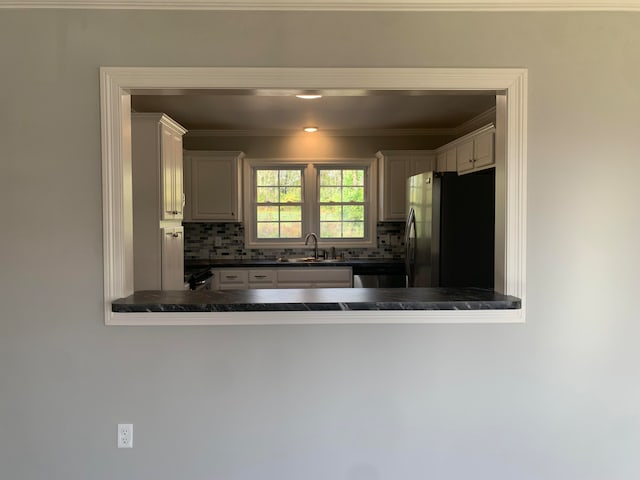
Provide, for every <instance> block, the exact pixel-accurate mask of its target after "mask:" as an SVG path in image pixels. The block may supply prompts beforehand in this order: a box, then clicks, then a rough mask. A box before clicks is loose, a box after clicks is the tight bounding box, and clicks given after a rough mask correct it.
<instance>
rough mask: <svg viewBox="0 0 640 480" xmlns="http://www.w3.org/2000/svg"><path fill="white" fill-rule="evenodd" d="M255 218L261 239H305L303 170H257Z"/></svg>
mask: <svg viewBox="0 0 640 480" xmlns="http://www.w3.org/2000/svg"><path fill="white" fill-rule="evenodd" d="M254 173H255V185H256V191H255V198H256V207H255V219H256V237H257V238H258V239H280V238H300V237H301V236H302V207H303V202H302V198H303V197H302V170H300V169H295V170H291V169H278V168H256V169H255V170H254Z"/></svg>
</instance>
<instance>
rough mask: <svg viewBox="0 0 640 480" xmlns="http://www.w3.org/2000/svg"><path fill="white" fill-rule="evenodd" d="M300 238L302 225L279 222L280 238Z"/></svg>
mask: <svg viewBox="0 0 640 480" xmlns="http://www.w3.org/2000/svg"><path fill="white" fill-rule="evenodd" d="M301 236H302V223H300V222H281V223H280V238H300V237H301Z"/></svg>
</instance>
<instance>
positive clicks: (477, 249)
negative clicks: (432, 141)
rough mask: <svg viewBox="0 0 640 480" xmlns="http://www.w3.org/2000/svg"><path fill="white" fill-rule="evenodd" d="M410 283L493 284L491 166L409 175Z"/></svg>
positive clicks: (407, 234) (407, 247)
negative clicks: (471, 171) (463, 171)
mask: <svg viewBox="0 0 640 480" xmlns="http://www.w3.org/2000/svg"><path fill="white" fill-rule="evenodd" d="M407 203H408V206H407V212H408V217H407V223H406V226H405V268H406V274H407V285H408V286H409V287H481V288H491V289H492V288H493V287H494V255H495V253H494V252H495V169H493V168H491V169H487V170H482V171H479V172H475V173H471V174H465V175H458V174H457V173H454V172H451V173H449V172H448V173H434V172H426V173H421V174H419V175H415V176H413V177H410V178H409V179H408V184H407Z"/></svg>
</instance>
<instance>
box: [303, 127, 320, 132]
mask: <svg viewBox="0 0 640 480" xmlns="http://www.w3.org/2000/svg"><path fill="white" fill-rule="evenodd" d="M303 130H304V131H305V132H307V133H313V132H317V131H318V127H304V128H303Z"/></svg>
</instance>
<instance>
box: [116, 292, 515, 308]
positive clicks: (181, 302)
mask: <svg viewBox="0 0 640 480" xmlns="http://www.w3.org/2000/svg"><path fill="white" fill-rule="evenodd" d="M111 308H112V311H113V312H119V313H127V312H129V313H130V312H256V311H258V312H259V311H263V312H268V311H332V310H333V311H336V310H337V311H340V310H342V311H344V310H505V309H519V308H520V299H518V298H516V297H512V296H508V295H502V294H499V293H495V292H493V291H492V290H485V289H480V288H316V289H281V290H271V289H255V290H226V291H209V290H198V291H190V290H186V291H141V292H136V293H134V294H133V295H131V296H129V297H126V298H122V299H119V300H116V301H114V302H113V303H112V305H111Z"/></svg>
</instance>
